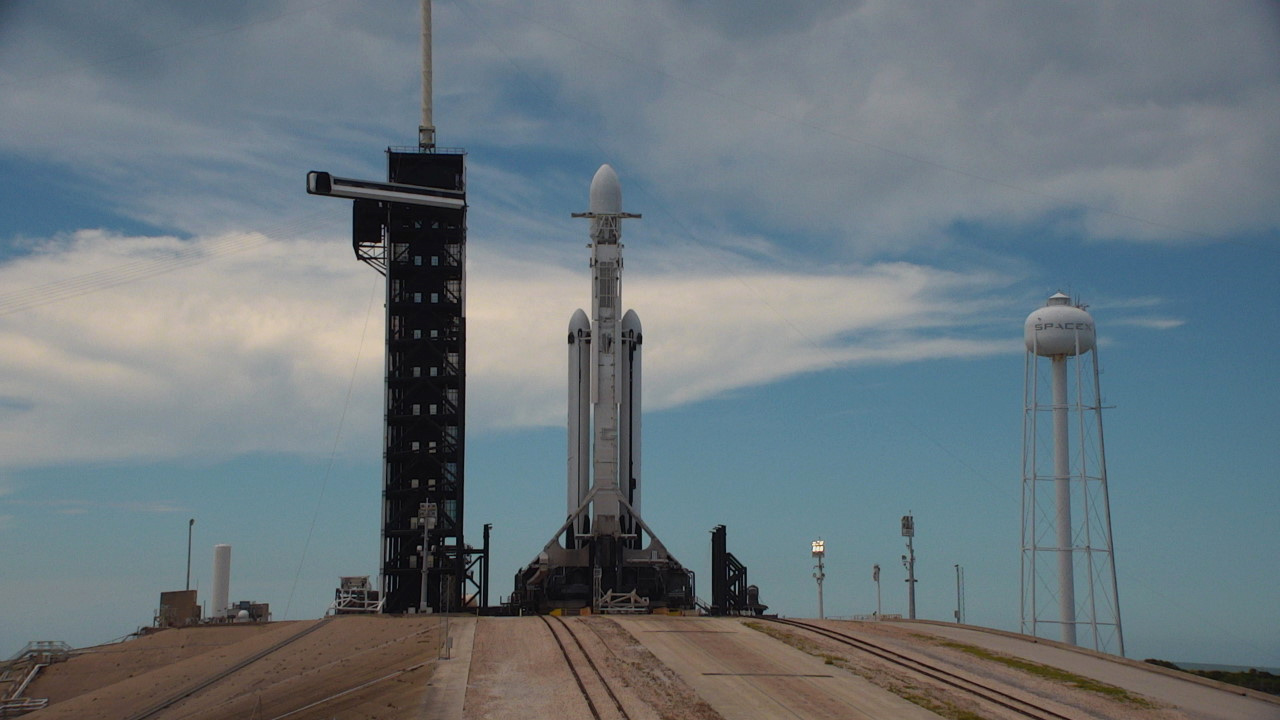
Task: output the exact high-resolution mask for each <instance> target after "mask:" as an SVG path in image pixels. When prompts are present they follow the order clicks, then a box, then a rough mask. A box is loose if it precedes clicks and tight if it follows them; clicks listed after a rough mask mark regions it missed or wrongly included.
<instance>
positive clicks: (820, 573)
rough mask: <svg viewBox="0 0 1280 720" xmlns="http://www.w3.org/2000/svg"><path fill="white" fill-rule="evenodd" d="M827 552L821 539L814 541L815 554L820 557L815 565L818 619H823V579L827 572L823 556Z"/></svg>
mask: <svg viewBox="0 0 1280 720" xmlns="http://www.w3.org/2000/svg"><path fill="white" fill-rule="evenodd" d="M826 554H827V546H826V543H824V542H823V541H822V540H821V539H819V540H814V541H813V556H814V557H815V558H817V559H818V564H817V565H815V566H814V573H813V579H814V580H817V581H818V619H819V620H822V619H823V615H822V581H823V580H824V579H826V577H827V573H826V572H825V571H824V570H823V568H822V558H823V557H825V556H826Z"/></svg>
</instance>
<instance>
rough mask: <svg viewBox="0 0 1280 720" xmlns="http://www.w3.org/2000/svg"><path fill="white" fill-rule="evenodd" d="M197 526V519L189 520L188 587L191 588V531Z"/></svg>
mask: <svg viewBox="0 0 1280 720" xmlns="http://www.w3.org/2000/svg"><path fill="white" fill-rule="evenodd" d="M195 526H196V519H195V518H191V519H190V520H188V521H187V589H188V590H190V589H191V531H192V528H194V527H195Z"/></svg>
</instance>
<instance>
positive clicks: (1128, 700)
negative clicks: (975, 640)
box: [941, 641, 1156, 708]
mask: <svg viewBox="0 0 1280 720" xmlns="http://www.w3.org/2000/svg"><path fill="white" fill-rule="evenodd" d="M941 645H942V646H943V647H949V648H952V649H954V650H959V651H961V652H964V653H968V654H969V655H973V656H974V657H979V658H982V659H984V660H990V661H992V662H997V663H1000V664H1001V665H1005V666H1008V667H1011V668H1014V669H1015V670H1021V671H1023V672H1025V673H1028V674H1030V675H1034V676H1036V677H1039V678H1044V679H1045V680H1050V681H1053V682H1057V683H1062V684H1064V685H1069V686H1071V687H1074V688H1079V689H1080V690H1084V691H1086V692H1091V693H1095V694H1098V695H1102V696H1104V697H1108V698H1111V699H1112V700H1116V701H1118V702H1122V703H1125V704H1126V705H1133V706H1134V707H1140V708H1154V707H1156V705H1155V704H1154V703H1152V702H1151V701H1149V700H1147V699H1146V698H1143V697H1140V696H1138V695H1134V694H1133V693H1131V692H1129V691H1128V690H1125V689H1124V688H1122V687H1116V686H1115V685H1108V684H1107V683H1104V682H1102V681H1100V680H1094V679H1093V678H1088V677H1084V676H1083V675H1077V674H1075V673H1072V672H1067V671H1066V670H1063V669H1061V668H1056V667H1053V666H1051V665H1041V664H1040V663H1036V662H1031V661H1030V660H1023V659H1022V658H1016V657H1011V656H1009V655H1004V654H1002V653H998V652H993V651H991V650H987V649H985V648H980V647H976V646H974V645H967V644H965V643H958V642H951V641H947V642H943V643H941Z"/></svg>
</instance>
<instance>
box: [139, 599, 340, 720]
mask: <svg viewBox="0 0 1280 720" xmlns="http://www.w3.org/2000/svg"><path fill="white" fill-rule="evenodd" d="M327 622H328V618H325V619H323V620H318V621H316V622H315V623H312V624H311V625H308V626H307V627H305V628H303V629H302V630H300V631H298V632H296V633H294V634H292V635H290V636H289V637H286V638H285V639H283V640H281V641H280V642H277V643H276V644H274V645H272V646H271V647H269V648H266V649H265V650H261V651H259V652H256V653H254V654H253V655H251V656H249V657H247V658H245V659H244V660H241V661H240V662H238V663H236V664H234V665H232V666H231V667H229V668H226V669H224V670H221V671H219V672H216V673H214V674H212V675H210V676H209V677H207V678H205V679H204V680H203V681H201V682H199V683H197V684H195V685H193V686H191V687H188V688H185V689H183V690H180V691H178V692H177V693H174V694H173V695H170V696H169V697H167V698H165V699H163V700H161V701H160V702H157V703H155V704H154V705H151V706H150V707H148V708H146V709H144V710H142V711H140V712H137V713H134V714H133V715H130V716H129V717H128V718H127V720H145V719H146V718H149V717H151V716H153V715H155V714H156V713H158V712H160V711H161V710H164V709H165V708H167V707H170V706H171V705H174V704H176V703H178V702H180V701H182V700H185V699H186V698H189V697H191V696H192V695H195V694H196V693H198V692H200V691H201V690H204V689H205V688H207V687H209V686H210V685H212V684H214V683H216V682H218V681H219V680H221V679H223V678H225V677H227V676H228V675H231V674H232V673H234V672H236V671H238V670H241V669H243V668H245V667H246V666H248V665H250V664H252V663H255V662H257V661H259V660H261V659H262V658H264V657H266V656H268V655H270V654H271V653H273V652H276V651H277V650H279V649H281V648H283V647H285V646H286V645H289V644H290V643H293V642H295V641H297V640H300V639H301V638H303V637H304V636H306V635H310V634H311V633H313V632H315V631H316V630H319V629H320V628H321V627H322V626H324V625H325V624H326V623H327Z"/></svg>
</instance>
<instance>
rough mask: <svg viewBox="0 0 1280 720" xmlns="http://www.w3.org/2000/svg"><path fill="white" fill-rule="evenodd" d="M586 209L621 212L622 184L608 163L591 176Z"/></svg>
mask: <svg viewBox="0 0 1280 720" xmlns="http://www.w3.org/2000/svg"><path fill="white" fill-rule="evenodd" d="M587 209H588V210H590V211H591V212H593V213H604V214H609V215H616V214H618V213H620V212H622V186H621V185H619V184H618V174H617V173H615V172H614V171H613V168H612V167H610V166H609V164H608V163H605V164H604V165H601V166H600V169H599V170H597V171H596V176H595V177H593V178H591V196H590V202H588V203H587Z"/></svg>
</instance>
